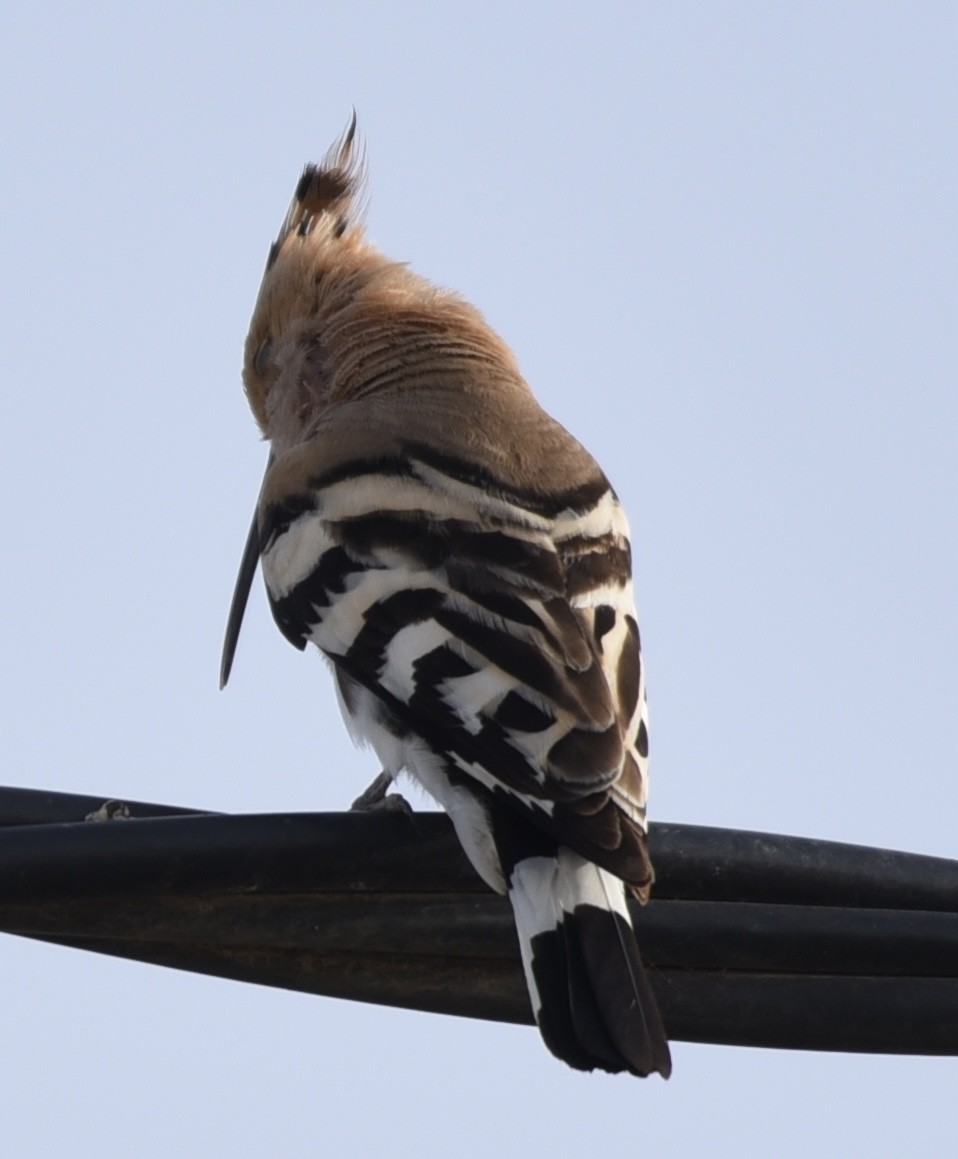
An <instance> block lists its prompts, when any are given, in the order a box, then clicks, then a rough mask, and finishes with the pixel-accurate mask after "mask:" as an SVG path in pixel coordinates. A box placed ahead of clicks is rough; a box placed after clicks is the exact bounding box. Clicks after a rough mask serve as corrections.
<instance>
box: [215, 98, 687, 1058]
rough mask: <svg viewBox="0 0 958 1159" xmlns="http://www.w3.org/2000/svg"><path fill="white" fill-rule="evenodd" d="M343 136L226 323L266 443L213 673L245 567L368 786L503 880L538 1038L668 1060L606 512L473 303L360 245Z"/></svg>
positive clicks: (619, 561)
mask: <svg viewBox="0 0 958 1159" xmlns="http://www.w3.org/2000/svg"><path fill="white" fill-rule="evenodd" d="M355 129H356V123H355V116H354V117H353V120H352V123H351V124H350V126H349V128H348V129H347V131H346V133H345V134H344V136H343V137H342V138H341V139H340V140H339V141H338V142H337V143H336V144H335V145H334V146H333V148H332V149H331V150H330V152H329V153H328V154H327V156H326V159H325V160H324V162H323V163H322V164H321V165H319V166H315V165H310V166H307V168H306V169H305V171H304V173H303V175H302V177H301V179H300V181H299V184H298V185H297V186H296V192H295V195H294V197H293V201H292V204H291V206H290V208H289V212H288V213H287V215H286V219H285V221H284V222H283V226H282V229H281V230H280V233H279V237H278V238H277V239H276V241H275V242H274V244H273V246H272V247H271V249H270V251H269V258H268V261H267V263H266V272H265V274H264V277H263V283H262V287H261V289H260V292H259V297H258V299H257V302H256V307H255V310H254V312H253V318H252V322H251V324H250V330H249V336H248V337H247V340H246V354H245V367H244V372H243V380H244V383H245V387H246V393H247V396H248V398H249V403H250V406H251V408H252V410H253V414H254V415H255V417H256V421H257V423H258V424H259V426H260V428H261V430H262V431H263V434H264V435H265V437H266V438H267V440H268V441H269V444H270V458H269V465H268V467H267V471H266V477H265V480H264V482H263V487H262V492H261V495H260V499H259V504H258V510H257V514H256V516H255V518H254V522H253V528H252V530H251V534H250V540H249V543H248V545H247V552H246V555H245V556H244V562H243V564H242V566H241V569H240V577H239V580H238V582H237V591H236V595H235V596H234V601H233V607H232V609H231V612H230V620H229V626H228V628H227V639H226V644H225V648H224V655H223V668H222V671H221V681H222V683H224V684H225V682H226V679H227V677H228V675H229V669H230V665H231V663H232V657H233V651H234V649H235V645H236V639H237V636H238V633H239V626H240V622H241V620H242V615H243V609H244V606H245V603H246V598H247V595H248V592H249V588H250V584H251V581H252V576H253V573H254V571H255V568H256V563H257V561H258V559H261V560H262V567H263V574H264V577H265V580H266V589H267V593H268V596H269V602H270V606H271V608H272V612H273V616H274V618H275V620H276V623H277V624H278V625H279V628H280V630H281V631H282V633H283V635H284V636H285V637H286V638H287V639H288V640H289V641H290V642H291V643H293V644H295V645H296V647H297V648H300V649H302V648H304V647H305V646H306V644H307V643H310V642H312V643H313V644H315V645H316V647H318V648H319V649H320V651H321V652H322V653H323V655H324V656H325V657H326V658H327V660H328V661H329V662H330V664H331V666H332V669H333V674H334V676H335V681H336V686H337V690H338V694H339V699H340V706H341V708H342V711H343V714H344V717H345V719H346V722H347V725H348V727H349V729H350V731H351V732H352V733H353V734H354V736H355V737H357V738H358V739H362V740H365V741H367V742H368V743H369V744H370V745H371V746H372V748H373V749H374V750H375V752H376V754H377V756H378V758H379V760H380V761H381V762H382V768H383V774H382V776H381V777H379V778H378V779H377V781H376V782H374V785H373V786H372V787H371V789H370V791H369V793H368V794H367V795H366V803H367V804H368V803H371V802H375V801H376V800H378V799H381V798H382V797H383V796H384V795H385V792H386V789H387V788H388V785H389V783H390V782H391V780H392V778H393V777H395V776H396V774H398V773H399V772H400V771H402V770H405V772H406V773H407V774H408V775H409V776H410V777H412V778H413V779H414V780H415V781H417V782H418V783H419V784H420V785H421V786H422V787H423V788H424V789H425V790H426V791H427V792H428V793H429V794H430V795H431V796H432V797H434V798H435V799H436V801H438V802H439V804H440V805H442V806H443V808H444V809H445V810H446V811H447V812H448V814H449V816H450V817H451V819H452V822H453V824H454V826H455V829H456V832H457V834H458V837H459V840H460V842H461V843H462V846H463V849H464V850H465V852H466V854H467V856H468V857H469V860H470V861H471V862H472V864H473V866H474V867H475V869H476V871H477V872H478V873H479V874H480V876H481V877H482V878H483V879H484V880H485V881H486V882H487V883H488V885H489V886H491V887H492V889H494V890H496V891H497V892H499V893H505V894H508V896H509V899H510V901H511V902H512V907H513V911H514V913H515V920H516V927H517V930H518V935H519V942H520V947H521V953H522V962H523V966H524V969H525V975H526V981H527V983H528V987H529V995H530V999H531V1003H532V1008H533V1012H534V1014H535V1017H536V1021H537V1023H538V1026H539V1029H540V1032H541V1034H542V1037H543V1038H544V1039H545V1042H546V1044H547V1046H548V1047H549V1048H550V1050H552V1051H553V1053H554V1054H556V1055H557V1056H558V1057H559V1058H561V1059H563V1060H564V1061H565V1062H567V1063H568V1064H569V1065H570V1066H573V1067H576V1068H578V1069H581V1070H592V1069H593V1068H596V1067H598V1068H600V1069H602V1070H605V1071H612V1072H617V1071H629V1072H631V1073H632V1074H636V1075H642V1076H644V1075H648V1074H650V1073H651V1072H653V1071H658V1072H659V1073H660V1074H662V1075H664V1076H668V1074H669V1072H670V1070H671V1060H670V1056H669V1048H668V1043H667V1041H666V1037H665V1033H664V1030H663V1027H662V1022H661V1019H660V1017H659V1012H658V1010H657V1008H656V1004H655V999H654V997H653V995H652V991H651V989H650V987H649V984H648V981H647V979H646V975H645V971H644V969H643V967H642V962H641V959H640V957H639V953H638V949H637V947H636V942H635V938H634V935H633V931H632V924H631V920H630V916H629V911H628V908H627V904H626V897H627V895H632V896H634V897H636V898H638V899H639V900H640V901H643V902H644V901H645V900H646V899H647V898H648V894H649V888H650V886H651V884H652V877H653V874H652V867H651V864H650V862H649V857H648V852H647V848H646V788H647V758H648V730H647V724H646V706H645V705H646V702H645V681H644V673H643V669H642V665H641V661H640V651H639V630H638V626H637V623H636V614H635V606H634V602H633V595H632V581H631V560H630V546H629V530H628V525H627V523H626V518H625V515H624V514H623V511H622V508H621V507H620V506H619V502H618V500H617V498H616V495H615V492H614V491H613V490H612V488H611V487H610V485H609V482H608V480H607V479H606V477H605V475H604V474H603V473H602V471H601V470H600V469H599V467H598V465H597V464H596V462H595V461H594V460H593V459H592V457H591V456H590V455H589V453H588V452H587V451H586V450H585V449H584V448H583V447H582V446H581V445H580V444H579V443H578V442H576V440H575V439H574V438H573V437H572V436H571V435H570V434H569V433H568V432H567V431H566V430H565V429H564V428H563V427H561V426H560V425H559V424H558V423H557V422H555V421H554V420H553V419H552V418H550V417H549V415H547V414H546V413H545V411H543V410H542V408H541V407H540V406H539V405H538V403H537V402H536V400H535V399H534V397H533V395H532V392H531V390H530V389H529V386H528V385H527V384H526V382H525V380H524V379H523V378H522V375H521V374H520V372H519V369H518V367H517V365H516V360H515V357H514V356H513V354H512V353H511V351H510V350H509V348H508V347H507V346H506V344H505V343H504V342H503V341H502V339H500V338H499V337H498V336H497V335H496V334H495V333H494V332H493V331H492V330H491V329H490V327H489V325H488V324H487V323H486V321H485V320H484V318H483V317H482V316H481V314H480V313H479V312H478V311H477V310H476V309H474V308H473V307H472V306H470V305H469V304H467V303H466V302H464V301H463V300H462V299H461V298H459V297H457V296H456V295H454V294H452V293H449V292H447V291H445V290H441V289H438V288H436V287H435V286H433V285H431V284H430V283H429V282H427V281H425V280H424V279H423V278H420V277H417V276H416V275H415V274H413V273H412V272H411V271H410V270H409V269H408V268H407V267H406V266H405V265H403V264H400V263H397V262H393V261H390V260H389V259H388V258H386V257H385V256H384V255H383V254H381V253H379V252H378V251H377V250H376V249H375V248H374V247H373V246H372V245H371V244H370V243H369V242H368V241H367V240H366V238H365V236H364V234H363V229H362V224H361V221H360V220H359V211H360V209H361V206H360V202H361V198H362V194H363V187H364V164H363V159H362V153H361V150H360V149H359V147H358V143H357V139H356V133H355Z"/></svg>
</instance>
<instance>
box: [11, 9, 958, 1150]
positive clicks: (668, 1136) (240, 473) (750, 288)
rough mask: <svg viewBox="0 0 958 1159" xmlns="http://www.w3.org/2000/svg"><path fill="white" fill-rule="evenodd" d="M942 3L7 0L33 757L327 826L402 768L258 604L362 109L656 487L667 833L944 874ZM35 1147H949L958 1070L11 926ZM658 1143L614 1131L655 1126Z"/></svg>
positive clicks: (535, 356)
mask: <svg viewBox="0 0 958 1159" xmlns="http://www.w3.org/2000/svg"><path fill="white" fill-rule="evenodd" d="M956 54H958V9H956V8H955V7H954V6H953V5H949V4H932V3H924V4H904V3H901V4H882V3H862V4H843V3H838V4H836V3H822V4H812V3H807V4H801V5H770V4H761V3H756V4H745V3H738V4H733V3H729V4H683V5H678V4H665V3H661V4H643V3H631V4H624V3H623V4H596V5H590V6H586V5H578V4H570V3H525V4H522V3H519V4H516V3H511V4H506V3H489V2H487V3H485V4H483V5H481V6H477V5H474V4H469V5H466V4H459V3H451V4H450V3H408V4H403V5H391V4H386V3H356V2H353V3H348V4H347V3H338V2H337V3H327V4H321V3H312V4H306V3H291V2H287V0H276V2H274V3H272V4H269V5H255V4H251V3H243V4H204V3H190V4H181V3H173V4H163V5H157V4H153V3H143V4H137V5H129V4H126V3H122V4H121V3H104V2H98V0H91V2H89V3H87V4H85V5H79V4H76V5H74V4H65V3H60V4H48V5H36V4H25V3H22V2H19V0H8V3H7V4H6V5H5V7H4V9H3V12H2V15H0V63H2V67H0V89H2V94H3V107H4V110H5V115H4V118H3V123H2V150H3V156H4V158H5V165H4V179H3V181H2V182H0V238H2V240H0V258H2V266H3V270H4V279H3V281H4V292H3V293H4V318H5V323H4V328H3V350H4V379H5V382H6V389H5V396H4V397H5V400H6V404H7V409H6V413H5V421H4V424H3V428H2V433H0V486H2V495H3V501H4V511H5V515H4V528H5V539H4V542H5V561H4V562H5V567H4V583H5V599H4V600H3V601H2V604H0V654H2V656H3V665H2V674H0V680H2V699H0V744H2V752H3V762H4V769H5V771H4V774H3V779H4V780H5V781H6V782H8V783H10V784H19V785H23V786H33V787H43V788H51V789H59V790H63V791H70V792H89V793H102V794H104V795H108V796H119V797H123V796H126V797H131V798H140V799H146V800H151V799H152V800H159V801H167V802H173V803H178V804H183V805H195V806H200V807H209V808H213V809H221V810H224V811H274V810H288V809H339V808H342V807H344V806H345V805H346V804H347V803H348V802H349V801H350V800H352V798H353V797H354V796H355V794H356V792H357V791H358V789H359V788H360V787H362V786H363V785H365V783H366V781H367V780H368V779H369V778H370V777H371V775H372V774H373V773H374V772H375V771H376V770H375V767H374V765H373V764H372V761H371V758H370V757H369V756H368V754H361V753H356V752H354V750H353V749H352V747H351V745H350V744H349V742H348V740H347V738H346V735H345V731H344V730H343V728H342V725H341V723H340V721H339V718H338V713H337V710H336V707H335V702H334V698H333V696H332V692H331V689H330V686H329V681H328V677H327V675H326V673H325V672H324V670H323V668H322V665H321V663H320V661H319V660H318V659H317V658H316V657H314V656H306V657H303V656H302V655H300V654H299V653H297V652H296V651H294V650H293V649H291V648H290V647H289V646H288V645H286V644H285V642H284V641H283V640H282V638H281V637H280V636H279V635H278V633H277V632H276V631H275V629H274V628H273V626H272V623H271V621H270V619H269V615H268V612H267V610H266V607H265V601H264V600H263V598H262V594H261V592H260V591H259V589H257V591H256V592H255V593H254V599H253V601H252V606H251V609H250V614H249V615H248V618H247V624H246V630H245V633H244V637H243V640H242V642H241V645H240V649H239V653H238V656H237V663H236V667H235V670H234V676H233V681H232V683H231V685H230V688H229V690H228V691H227V692H226V693H222V694H221V693H219V692H218V691H217V686H216V683H217V682H216V676H217V666H218V657H219V647H220V640H221V635H222V629H223V624H224V621H225V616H226V609H227V605H228V601H229V596H230V592H231V588H232V582H233V577H234V574H235V568H236V563H237V560H238V557H239V552H240V550H241V548H242V543H243V538H244V535H245V531H246V527H247V523H248V519H249V513H250V509H251V504H252V502H253V499H254V496H255V493H256V490H257V487H258V484H259V477H260V473H261V470H262V466H263V461H264V449H263V447H262V446H261V445H259V443H258V441H257V435H256V432H255V429H254V426H253V423H252V419H251V418H250V416H249V413H248V410H247V408H246V405H245V401H244V399H243V396H242V391H241V388H240V383H239V367H240V360H241V349H242V340H243V338H244V335H245V331H246V325H247V321H248V318H249V313H250V311H251V308H252V304H253V299H254V296H255V293H256V289H257V286H258V283H259V278H260V274H261V271H262V267H263V262H264V260H265V255H266V250H267V247H268V245H269V242H270V241H271V239H272V237H273V235H274V234H275V231H276V228H277V226H278V224H279V221H280V219H281V217H282V214H283V212H284V210H285V207H286V204H287V201H288V199H289V196H290V193H291V191H292V188H293V185H294V183H295V181H296V178H297V176H298V174H299V171H300V169H301V167H302V165H303V163H304V162H305V161H307V160H311V159H312V160H315V159H318V158H319V157H321V156H322V154H323V153H324V152H325V150H326V148H327V146H328V145H329V143H330V142H331V141H332V139H333V138H334V137H335V136H336V135H337V134H338V133H339V132H340V130H341V129H342V127H343V125H344V124H345V121H346V118H347V116H348V114H349V110H350V107H351V106H352V105H354V104H355V106H356V108H357V110H358V113H359V119H360V127H361V130H362V132H363V134H364V136H365V138H366V142H367V146H368V155H369V170H370V178H371V199H370V211H369V226H370V232H371V234H372V236H373V237H374V238H375V239H376V240H377V241H378V242H379V244H380V245H381V246H382V248H383V249H384V250H386V251H387V252H388V253H389V254H390V255H392V256H394V257H396V258H401V259H408V260H409V261H410V262H411V263H412V264H413V265H414V266H415V267H416V268H417V269H418V270H419V271H421V272H422V273H424V274H427V275H429V276H431V277H432V278H434V279H435V280H437V281H439V282H442V283H443V284H446V285H449V286H451V287H453V288H455V289H457V290H459V291H461V292H462V293H464V294H465V295H466V296H468V297H469V298H470V299H472V300H473V301H474V302H476V304H477V305H479V306H480V307H481V308H482V309H484V310H485V311H486V313H487V315H488V316H489V318H490V319H491V320H492V321H493V322H494V324H495V325H496V326H497V327H498V328H499V329H500V330H501V332H502V333H503V335H504V336H505V337H506V338H507V339H508V340H509V341H510V342H511V343H512V344H513V346H514V347H515V349H516V351H517V353H518V356H519V359H520V362H521V364H522V366H523V368H524V369H525V371H526V374H527V376H528V377H529V379H530V381H531V382H532V384H533V385H534V387H535V389H536V390H537V392H538V394H539V397H540V398H541V400H542V401H543V403H544V404H545V405H546V407H547V408H548V409H550V410H551V411H552V412H553V413H554V414H555V415H556V416H557V417H558V418H559V419H561V420H562V421H563V422H564V423H565V424H566V425H567V426H569V427H570V428H571V429H572V430H573V431H574V432H575V433H576V434H577V435H578V436H579V437H580V438H581V439H582V440H583V441H584V442H585V443H586V444H587V445H588V446H589V447H590V448H591V449H592V450H593V451H594V453H595V454H596V455H597V457H598V458H599V459H600V460H601V462H602V463H603V465H604V466H605V468H606V470H607V472H608V473H609V475H610V476H611V477H612V479H613V481H614V483H615V485H616V487H617V489H618V491H619V493H620V495H621V496H622V498H623V500H624V502H625V503H626V505H627V508H628V510H629V512H630V515H631V519H632V523H633V530H634V536H635V544H636V551H635V560H636V572H637V581H638V588H639V596H640V608H641V612H642V624H643V637H644V640H645V642H646V646H647V650H648V662H649V679H650V697H651V703H652V746H653V790H652V813H653V815H654V816H656V817H658V818H661V819H667V820H671V821H688V822H699V823H706V824H714V825H727V826H735V827H741V828H756V829H765V830H771V831H777V832H787V833H795V834H801V835H804V836H810V837H827V838H835V839H840V840H848V841H855V842H860V843H864V844H871V845H882V846H889V847H894V848H901V849H909V850H915V851H921V852H928V853H936V854H942V855H946V856H958V834H956V824H955V818H956V816H958V789H956V786H955V775H954V770H955V768H956V756H958V751H956V750H958V742H956V737H958V730H956V728H955V719H956V712H955V698H956V693H958V661H956V657H958V611H956V592H958V546H956V545H958V517H956V495H958V435H956V431H958V382H956V377H958V376H956V363H958V358H956V354H958V350H956V346H958V341H956V313H958V230H956V210H955V206H956V204H958V166H956V149H955V145H956V140H958V83H956V79H955V59H956ZM0 1024H2V1027H3V1049H2V1051H0V1122H2V1126H0V1138H2V1140H3V1149H4V1151H5V1152H6V1153H9V1154H10V1155H16V1156H18V1157H20V1156H24V1157H32V1156H45V1157H46V1156H49V1155H70V1156H98V1157H113V1156H117V1157H119V1156H130V1155H146V1156H151V1155H177V1156H219V1155H224V1156H242V1157H246V1156H249V1157H253V1156H264V1155H271V1154H281V1155H289V1156H297V1157H298V1156H307V1155H347V1154H349V1155H359V1156H362V1155H368V1154H374V1153H377V1154H388V1155H394V1156H400V1157H402V1156H407V1155H410V1156H411V1155H415V1156H422V1155H426V1156H431V1155H444V1154H447V1153H452V1151H453V1150H455V1152H456V1153H457V1154H459V1155H463V1156H467V1157H468V1156H473V1155H475V1156H487V1155H490V1154H495V1155H499V1156H512V1155H526V1156H532V1155H547V1154H548V1155H550V1156H553V1157H559V1159H561V1157H564V1156H580V1155H582V1154H583V1153H586V1152H587V1153H588V1154H590V1155H592V1156H601V1155H603V1154H606V1153H608V1154H621V1153H622V1152H623V1151H624V1150H625V1149H626V1148H628V1149H632V1148H634V1149H635V1151H636V1153H637V1154H638V1153H642V1154H647V1155H650V1156H652V1155H654V1156H656V1157H657V1159H662V1157H666V1156H683V1155H693V1156H694V1155H698V1154H709V1155H712V1156H767V1155H769V1154H773V1153H774V1154H776V1155H782V1156H793V1155H794V1156H799V1155H801V1156H807V1155H809V1154H816V1155H843V1154H848V1153H850V1152H852V1151H854V1152H855V1153H858V1154H872V1155H885V1154H892V1153H895V1152H898V1153H909V1154H943V1153H946V1152H949V1151H950V1150H952V1149H953V1148H954V1146H955V1133H956V1131H955V1126H954V1091H955V1086H956V1081H958V1062H956V1061H955V1060H951V1059H908V1058H904V1059H896V1058H868V1057H862V1056H848V1055H846V1056H824V1055H815V1054H799V1053H791V1054H790V1053H784V1052H767V1051H755V1050H741V1049H721V1048H716V1047H709V1048H706V1047H700V1046H691V1045H685V1044H682V1043H679V1044H677V1045H676V1046H675V1048H674V1059H675V1072H674V1076H673V1078H672V1080H671V1081H670V1082H669V1083H668V1084H664V1083H662V1082H659V1081H649V1082H647V1083H645V1084H644V1085H643V1084H641V1083H639V1082H637V1081H636V1080H633V1079H630V1078H627V1077H624V1078H619V1079H615V1078H610V1077H606V1076H582V1075H577V1074H574V1073H573V1072H571V1071H568V1070H566V1069H565V1068H563V1067H562V1066H561V1065H560V1064H559V1063H557V1062H555V1061H554V1060H553V1059H552V1058H551V1057H550V1056H549V1055H548V1054H547V1053H546V1051H545V1049H544V1048H543V1047H542V1045H541V1043H540V1042H539V1040H538V1037H537V1036H536V1035H535V1033H534V1032H533V1031H531V1030H528V1029H525V1028H517V1027H507V1026H498V1025H492V1024H488V1025H487V1024H480V1023H472V1022H467V1021H463V1020H456V1019H443V1018H439V1017H431V1016H427V1015H415V1014H409V1013H403V1012H396V1011H389V1010H384V1009H378V1008H368V1007H362V1006H358V1005H351V1004H347V1003H341V1002H334V1001H329V1000H324V999H317V998H310V997H305V996H302V995H295V994H286V993H282V992H279V991H271V990H267V989H258V988H254V987H244V986H241V985H238V984H234V983H229V982H224V981H217V980H214V979H206V978H200V977H195V976H189V975H181V974H178V973H175V972H171V971H164V970H161V969H158V968H154V967H149V966H144V965H138V964H131V963H124V962H120V961H112V960H101V959H98V958H96V957H92V956H87V955H84V954H81V953H79V952H75V951H70V950H66V949H60V948H55V947H47V946H41V945H34V944H30V943H26V942H20V941H18V940H15V939H11V938H0ZM623 1137H627V1141H626V1142H624V1141H623Z"/></svg>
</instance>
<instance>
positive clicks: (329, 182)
mask: <svg viewBox="0 0 958 1159" xmlns="http://www.w3.org/2000/svg"><path fill="white" fill-rule="evenodd" d="M365 186H366V156H365V150H364V149H363V147H362V143H361V141H360V140H359V138H358V137H357V134H356V110H355V109H353V113H352V116H351V117H350V120H349V124H348V125H347V126H346V130H345V132H344V133H343V135H342V136H341V137H340V138H339V140H338V141H335V142H334V143H333V145H332V146H331V148H330V149H329V152H328V153H327V154H326V156H325V157H324V158H323V160H322V162H321V163H320V164H319V165H307V166H306V168H305V169H304V170H303V175H302V176H301V177H300V179H299V181H298V182H297V185H296V191H295V193H294V194H293V200H292V202H291V203H290V206H289V209H288V210H287V213H286V217H285V219H284V221H283V225H282V227H281V229H280V231H279V236H278V237H277V238H276V241H274V242H273V244H272V245H271V246H270V250H269V257H268V258H267V261H266V268H267V270H268V269H269V268H270V267H271V266H272V264H273V262H275V260H276V257H277V255H278V254H279V252H280V250H281V249H282V248H283V244H284V243H285V242H286V240H287V239H288V238H290V237H292V236H297V237H309V235H310V234H311V233H312V231H313V229H314V228H315V227H316V224H317V222H319V221H320V220H321V219H322V218H323V217H324V216H327V217H328V218H329V219H330V233H331V234H332V236H333V237H334V238H339V237H342V236H343V234H344V233H345V232H346V231H347V230H348V229H350V228H351V227H353V226H354V225H355V224H356V221H357V219H358V218H359V217H360V216H361V214H362V195H363V192H364V190H365Z"/></svg>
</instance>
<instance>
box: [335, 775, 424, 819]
mask: <svg viewBox="0 0 958 1159" xmlns="http://www.w3.org/2000/svg"><path fill="white" fill-rule="evenodd" d="M392 783H393V777H392V773H380V774H379V776H378V777H377V778H376V779H375V780H374V781H373V783H372V784H371V785H370V786H369V788H368V789H366V790H365V792H363V793H360V794H359V796H358V797H357V798H356V800H355V801H353V803H352V805H350V807H349V809H350V812H351V813H372V812H377V813H378V812H379V811H380V810H388V811H390V812H396V813H406V814H407V815H408V814H411V813H412V806H411V805H410V804H409V802H408V801H407V800H406V798H405V797H403V796H402V795H401V794H400V793H390V792H389V787H390V785H391V784H392Z"/></svg>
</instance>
